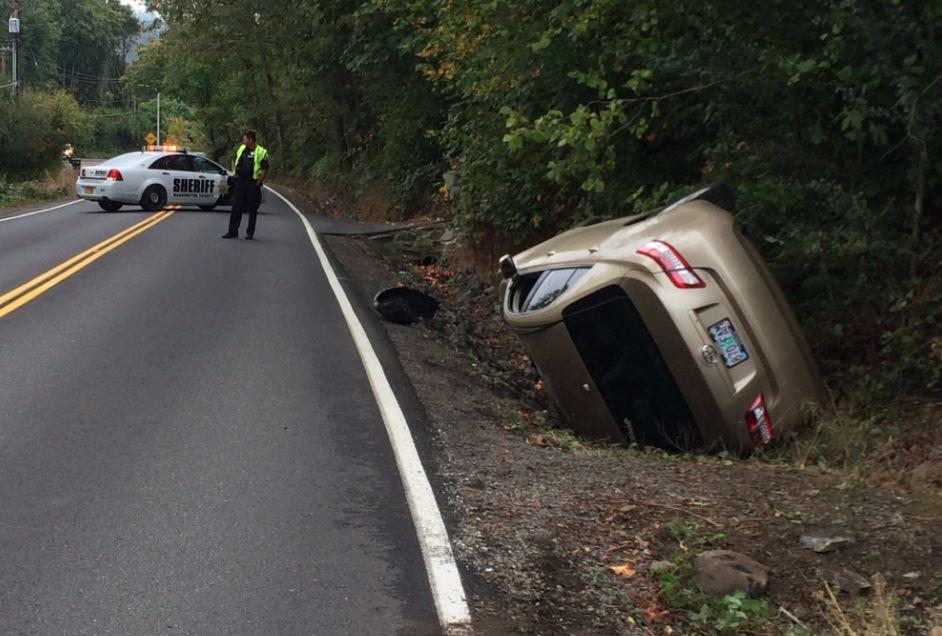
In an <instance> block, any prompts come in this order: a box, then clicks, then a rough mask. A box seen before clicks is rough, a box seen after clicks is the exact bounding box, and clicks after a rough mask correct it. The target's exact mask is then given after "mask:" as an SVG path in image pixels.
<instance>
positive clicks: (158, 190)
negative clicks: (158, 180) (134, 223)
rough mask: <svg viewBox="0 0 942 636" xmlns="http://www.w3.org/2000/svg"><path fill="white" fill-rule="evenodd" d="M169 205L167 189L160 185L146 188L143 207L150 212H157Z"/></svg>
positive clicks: (142, 200)
mask: <svg viewBox="0 0 942 636" xmlns="http://www.w3.org/2000/svg"><path fill="white" fill-rule="evenodd" d="M165 205H167V191H166V190H164V189H163V188H162V187H161V186H159V185H152V186H151V187H149V188H147V189H146V190H144V196H142V197H141V207H142V208H144V209H145V210H146V211H148V212H155V211H157V210H159V209H161V208H162V207H164V206H165Z"/></svg>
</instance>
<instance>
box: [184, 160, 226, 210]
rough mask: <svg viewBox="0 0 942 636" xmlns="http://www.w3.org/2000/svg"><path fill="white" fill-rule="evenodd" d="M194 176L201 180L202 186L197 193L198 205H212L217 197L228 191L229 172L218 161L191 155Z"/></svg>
mask: <svg viewBox="0 0 942 636" xmlns="http://www.w3.org/2000/svg"><path fill="white" fill-rule="evenodd" d="M191 160H192V161H193V169H194V170H195V171H196V178H197V179H200V180H201V183H202V187H201V192H200V193H199V204H200V205H214V204H215V203H216V201H218V200H219V197H220V196H222V195H224V194H225V193H226V192H228V189H229V173H227V172H226V169H225V168H223V167H222V166H220V165H219V164H218V163H215V162H213V161H210V160H209V159H207V158H206V157H200V156H198V155H195V156H193V157H191Z"/></svg>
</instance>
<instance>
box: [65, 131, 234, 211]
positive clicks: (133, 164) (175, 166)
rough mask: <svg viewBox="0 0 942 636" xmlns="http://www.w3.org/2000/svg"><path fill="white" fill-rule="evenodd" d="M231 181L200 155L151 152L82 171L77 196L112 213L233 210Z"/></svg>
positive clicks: (168, 148)
mask: <svg viewBox="0 0 942 636" xmlns="http://www.w3.org/2000/svg"><path fill="white" fill-rule="evenodd" d="M230 176H232V173H230V172H229V171H228V170H226V169H225V168H223V167H222V166H220V165H219V164H218V163H216V162H215V161H211V160H209V159H207V158H206V157H204V156H203V155H202V154H200V153H189V152H187V151H186V149H181V148H176V147H173V146H149V147H147V148H146V149H145V150H142V151H140V152H129V153H127V154H123V155H118V156H117V157H114V158H112V159H109V160H108V161H105V162H104V163H102V164H100V165H97V166H90V167H87V168H82V171H81V173H80V175H79V178H78V180H77V181H76V182H75V193H76V194H77V195H78V196H79V198H81V199H86V200H88V201H97V202H98V205H100V206H101V208H102V209H103V210H105V211H107V212H116V211H118V210H119V209H121V207H122V206H124V205H140V206H141V207H142V208H143V209H145V210H147V211H155V210H160V209H161V208H163V207H164V206H166V205H167V204H180V205H196V206H199V207H200V208H202V209H203V210H212V209H213V208H215V207H216V206H217V205H229V177H230Z"/></svg>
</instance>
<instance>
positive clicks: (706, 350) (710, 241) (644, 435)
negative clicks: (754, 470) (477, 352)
mask: <svg viewBox="0 0 942 636" xmlns="http://www.w3.org/2000/svg"><path fill="white" fill-rule="evenodd" d="M732 201H733V197H732V194H731V193H730V191H729V189H728V188H727V187H726V186H725V185H723V184H714V185H712V186H710V187H708V188H705V189H703V190H701V191H699V192H696V193H694V194H692V195H690V196H688V197H686V198H684V199H681V200H680V201H677V202H676V203H674V204H672V205H669V206H667V207H665V208H663V209H659V210H654V211H652V212H649V213H646V214H640V215H635V216H630V217H626V218H621V219H615V220H613V221H606V222H603V223H597V224H595V225H590V226H587V227H580V228H576V229H573V230H569V231H568V232H564V233H563V234H560V235H559V236H556V237H555V238H553V239H550V240H548V241H546V242H544V243H541V244H539V245H537V246H536V247H533V248H531V249H529V250H527V251H525V252H523V253H521V254H518V255H516V256H514V257H513V258H511V257H509V256H505V257H503V258H502V259H501V271H502V272H503V275H504V277H505V279H506V280H505V282H504V285H503V288H502V290H503V297H504V304H503V313H504V319H505V320H506V322H507V324H508V325H509V326H510V327H511V329H513V330H514V331H515V332H516V333H517V334H518V335H519V336H520V338H521V339H522V341H523V343H524V346H525V347H526V349H527V351H528V353H529V355H530V358H531V360H532V361H533V362H534V364H535V365H536V367H537V369H538V370H539V372H540V375H541V377H542V378H543V381H544V384H545V386H546V389H547V390H548V392H549V394H550V395H551V396H552V398H553V400H554V401H555V403H556V406H557V408H558V410H559V411H560V413H561V415H562V416H563V418H564V419H565V420H567V422H568V424H569V425H570V426H571V427H572V428H574V429H575V430H577V431H579V432H581V433H583V434H585V435H588V436H591V437H595V438H600V439H608V440H612V441H620V442H631V441H633V442H637V443H638V444H640V445H644V446H658V447H662V448H677V449H694V448H706V449H713V450H716V449H721V448H725V449H728V450H731V451H734V452H749V451H750V450H752V449H754V448H756V447H759V446H763V445H765V444H768V443H769V442H770V441H771V440H773V439H774V438H776V437H780V436H782V435H784V434H786V433H788V432H789V431H792V430H794V429H795V428H796V427H797V426H798V425H799V424H800V423H801V422H802V420H803V419H805V418H806V416H807V413H808V409H807V406H808V405H809V404H810V403H815V402H818V403H821V402H822V400H823V396H824V390H823V386H822V384H821V380H820V377H819V375H818V372H817V369H816V367H815V363H814V360H813V359H812V357H811V353H810V351H809V349H808V346H807V344H806V342H805V339H804V337H803V335H802V333H801V329H800V327H799V325H798V322H797V320H796V319H795V317H794V315H793V314H792V311H791V309H790V307H789V306H788V303H787V302H786V300H785V297H784V296H783V294H782V292H781V290H780V289H779V287H778V285H777V283H776V282H775V280H774V279H773V277H772V275H771V273H770V272H769V269H768V268H767V267H766V265H765V263H764V262H763V261H762V259H761V257H760V256H759V254H758V253H757V252H756V250H755V248H754V247H753V246H752V245H751V243H750V242H749V241H748V240H747V239H746V237H745V236H744V235H743V233H742V232H741V230H740V228H739V227H738V226H737V224H736V223H735V221H734V219H733V216H732V214H730V212H729V211H728V210H731V209H732Z"/></svg>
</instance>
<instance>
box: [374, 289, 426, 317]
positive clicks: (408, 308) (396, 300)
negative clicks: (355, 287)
mask: <svg viewBox="0 0 942 636" xmlns="http://www.w3.org/2000/svg"><path fill="white" fill-rule="evenodd" d="M373 306H374V307H376V311H378V312H379V313H380V315H382V317H383V318H385V319H386V320H388V321H390V322H394V323H397V324H400V325H409V324H412V323H414V322H418V321H419V320H429V319H431V318H433V317H434V316H435V312H436V311H438V306H439V303H438V301H437V300H435V299H434V298H432V297H431V296H429V295H428V294H423V293H422V292H420V291H419V290H418V289H412V288H411V287H390V288H389V289H384V290H383V291H381V292H379V293H378V294H376V297H375V298H373Z"/></svg>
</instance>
